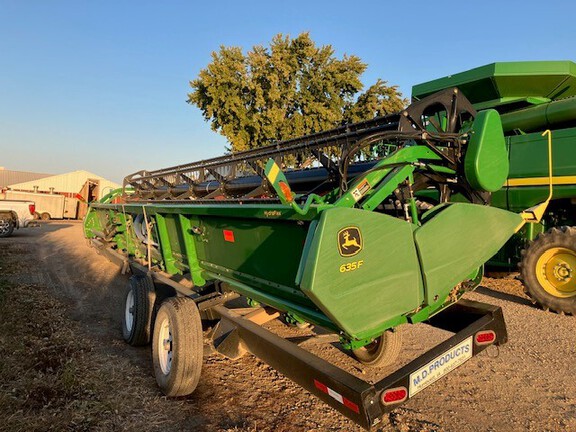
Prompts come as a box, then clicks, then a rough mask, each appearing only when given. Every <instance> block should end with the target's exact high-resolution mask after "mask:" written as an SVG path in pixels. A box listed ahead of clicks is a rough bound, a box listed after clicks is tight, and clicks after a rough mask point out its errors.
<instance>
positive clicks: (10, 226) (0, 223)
mask: <svg viewBox="0 0 576 432" xmlns="http://www.w3.org/2000/svg"><path fill="white" fill-rule="evenodd" d="M12 232H14V221H13V220H12V218H11V217H10V216H6V215H0V237H9V236H11V235H12Z"/></svg>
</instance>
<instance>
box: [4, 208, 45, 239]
mask: <svg viewBox="0 0 576 432" xmlns="http://www.w3.org/2000/svg"><path fill="white" fill-rule="evenodd" d="M35 211H36V206H35V204H34V202H33V201H13V200H0V237H8V236H10V235H12V232H13V231H14V229H17V228H23V227H25V226H28V224H29V223H30V222H31V221H32V220H34V212H35Z"/></svg>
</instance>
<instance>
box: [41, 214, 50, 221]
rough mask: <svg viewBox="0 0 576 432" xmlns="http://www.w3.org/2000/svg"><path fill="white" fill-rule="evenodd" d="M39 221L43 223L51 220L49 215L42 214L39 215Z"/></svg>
mask: <svg viewBox="0 0 576 432" xmlns="http://www.w3.org/2000/svg"><path fill="white" fill-rule="evenodd" d="M40 219H42V220H43V221H49V220H50V219H51V218H50V213H42V214H41V215H40Z"/></svg>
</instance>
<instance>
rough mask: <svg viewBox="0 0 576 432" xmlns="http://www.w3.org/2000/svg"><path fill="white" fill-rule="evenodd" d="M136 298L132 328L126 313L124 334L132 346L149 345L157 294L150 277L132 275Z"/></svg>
mask: <svg viewBox="0 0 576 432" xmlns="http://www.w3.org/2000/svg"><path fill="white" fill-rule="evenodd" d="M128 286H129V289H130V290H131V291H132V295H133V298H134V313H133V317H134V318H133V323H132V329H131V330H128V328H127V326H126V320H125V315H123V317H122V336H123V337H124V340H125V341H126V342H127V343H129V344H130V345H132V346H143V345H148V344H149V343H150V341H151V339H152V321H153V315H154V309H155V307H154V304H155V301H156V295H155V293H154V284H153V282H152V281H151V280H150V279H149V278H148V277H142V276H132V277H131V278H130V280H129V281H128Z"/></svg>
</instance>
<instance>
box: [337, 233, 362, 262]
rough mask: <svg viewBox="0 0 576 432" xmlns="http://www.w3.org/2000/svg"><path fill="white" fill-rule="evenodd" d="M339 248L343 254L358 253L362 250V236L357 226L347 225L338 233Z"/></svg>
mask: <svg viewBox="0 0 576 432" xmlns="http://www.w3.org/2000/svg"><path fill="white" fill-rule="evenodd" d="M338 250H339V252H340V255H342V256H346V257H347V256H352V255H356V254H357V253H358V252H360V251H361V250H362V236H361V235H360V230H359V229H358V228H356V227H347V228H344V229H342V230H340V232H339V233H338Z"/></svg>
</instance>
